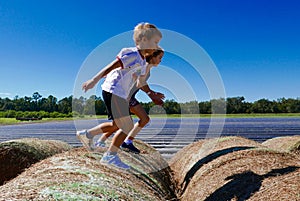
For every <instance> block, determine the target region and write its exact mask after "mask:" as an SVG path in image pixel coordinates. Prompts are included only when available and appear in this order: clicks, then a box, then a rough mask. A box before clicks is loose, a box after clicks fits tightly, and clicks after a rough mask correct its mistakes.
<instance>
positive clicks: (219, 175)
mask: <svg viewBox="0 0 300 201" xmlns="http://www.w3.org/2000/svg"><path fill="white" fill-rule="evenodd" d="M225 139H226V140H225ZM209 142H210V143H212V142H214V143H215V142H218V143H215V145H214V146H213V149H211V151H209V150H208V152H207V154H206V156H204V157H203V156H201V157H192V156H190V160H185V162H186V164H183V163H182V164H177V163H176V158H177V161H180V160H182V159H180V157H187V156H189V155H194V156H195V155H197V154H195V153H197V148H196V147H195V146H198V147H199V148H198V150H200V149H203V147H204V145H205V144H206V143H209ZM214 143H212V144H214ZM189 147H190V149H191V152H190V150H189V148H185V150H182V151H184V153H178V155H177V154H176V156H175V157H176V158H175V157H174V158H173V159H172V161H170V162H173V164H171V168H172V170H174V168H175V167H176V168H179V169H181V170H180V171H178V170H176V171H175V170H174V173H175V175H174V178H175V180H176V181H177V186H178V188H179V192H178V193H179V196H180V199H181V200H205V201H215V200H248V199H249V200H300V191H299V189H300V169H299V168H300V161H299V159H300V158H299V157H298V156H297V155H295V154H289V153H280V152H275V151H272V150H268V149H266V148H263V147H262V146H260V145H259V144H258V143H256V142H254V141H252V142H251V141H250V140H247V139H242V138H236V137H233V138H220V139H214V140H207V141H201V142H198V144H197V143H194V144H193V145H190V146H189ZM254 147H256V148H254ZM198 152H199V151H198ZM187 169H188V170H187ZM178 173H181V175H177V174H178Z"/></svg>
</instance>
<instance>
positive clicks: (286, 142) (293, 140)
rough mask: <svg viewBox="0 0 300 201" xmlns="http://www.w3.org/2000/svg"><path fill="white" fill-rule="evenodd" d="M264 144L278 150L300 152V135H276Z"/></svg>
mask: <svg viewBox="0 0 300 201" xmlns="http://www.w3.org/2000/svg"><path fill="white" fill-rule="evenodd" d="M262 144H263V145H264V146H266V147H268V148H270V149H274V150H277V151H284V152H294V153H298V154H299V153H300V135H295V136H285V137H276V138H272V139H269V140H266V141H265V142H263V143H262Z"/></svg>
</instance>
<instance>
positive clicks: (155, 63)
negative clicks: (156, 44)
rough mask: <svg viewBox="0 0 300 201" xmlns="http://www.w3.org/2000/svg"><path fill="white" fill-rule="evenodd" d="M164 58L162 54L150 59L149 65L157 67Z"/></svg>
mask: <svg viewBox="0 0 300 201" xmlns="http://www.w3.org/2000/svg"><path fill="white" fill-rule="evenodd" d="M163 56H164V53H163V52H162V53H160V54H159V55H157V56H156V57H152V58H151V60H150V64H153V66H158V64H160V62H161V59H162V57H163Z"/></svg>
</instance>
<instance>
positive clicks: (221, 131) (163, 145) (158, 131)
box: [0, 118, 300, 158]
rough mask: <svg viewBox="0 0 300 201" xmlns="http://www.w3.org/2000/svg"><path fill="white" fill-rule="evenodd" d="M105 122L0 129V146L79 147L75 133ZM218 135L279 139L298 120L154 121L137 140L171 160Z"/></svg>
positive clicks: (296, 129) (297, 131) (299, 125)
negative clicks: (22, 142) (29, 142)
mask: <svg viewBox="0 0 300 201" xmlns="http://www.w3.org/2000/svg"><path fill="white" fill-rule="evenodd" d="M104 121H106V120H80V121H79V120H78V121H75V122H74V121H65V122H48V123H33V124H22V125H11V126H1V127H0V142H2V141H7V140H11V139H19V138H25V137H36V138H40V139H53V140H61V141H65V142H67V143H69V144H71V145H73V146H81V144H80V142H79V141H78V140H77V138H76V137H75V132H76V130H81V129H85V128H91V127H93V126H95V125H97V124H99V123H101V122H104ZM220 135H222V136H234V135H238V136H243V137H246V138H249V139H253V140H255V141H259V142H262V141H264V140H267V139H270V138H273V137H278V136H286V135H300V118H229V119H226V122H225V124H224V125H223V121H222V119H217V120H213V121H212V120H211V119H209V118H204V119H202V118H201V119H191V118H183V119H180V118H171V119H167V120H166V119H159V118H154V119H152V120H151V122H150V124H149V125H147V127H145V128H144V129H143V130H142V131H141V132H140V134H139V135H138V137H137V139H140V140H143V141H144V142H146V143H149V144H150V145H152V146H153V147H154V148H156V149H157V150H158V151H159V152H160V153H161V154H162V155H163V156H164V157H165V158H170V157H172V155H174V154H175V153H176V152H177V151H178V150H180V149H181V148H182V147H184V146H186V145H188V144H190V143H192V142H194V141H197V140H199V139H204V138H211V137H218V136H220Z"/></svg>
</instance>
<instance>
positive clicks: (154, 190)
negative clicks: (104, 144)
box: [0, 141, 176, 201]
mask: <svg viewBox="0 0 300 201" xmlns="http://www.w3.org/2000/svg"><path fill="white" fill-rule="evenodd" d="M135 145H136V146H137V147H138V148H139V149H141V150H143V151H142V153H141V154H139V155H137V154H131V153H127V152H123V151H120V158H121V159H122V160H123V161H125V162H126V163H128V164H129V165H130V166H131V167H132V169H131V170H130V171H122V170H119V169H116V168H111V167H110V166H104V165H102V164H101V163H100V159H101V157H102V155H103V153H104V151H105V149H98V150H97V152H88V151H86V150H85V149H84V148H75V149H72V150H70V151H68V152H64V153H61V154H58V155H55V156H52V157H49V158H47V159H45V160H42V161H40V162H38V163H36V164H34V165H33V166H31V167H30V168H28V169H27V170H26V171H24V172H23V173H22V174H20V175H19V176H18V177H16V178H15V179H13V180H11V181H9V182H8V183H6V184H5V185H3V186H1V187H0V200H1V199H3V198H6V199H20V200H151V201H152V200H174V199H176V197H175V195H174V193H173V192H174V189H173V182H172V181H171V171H170V168H169V166H168V163H167V162H166V161H165V160H164V159H163V158H162V157H161V155H160V153H159V152H158V151H156V150H155V149H154V148H152V147H151V146H150V145H148V144H146V143H143V142H141V141H136V142H135Z"/></svg>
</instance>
